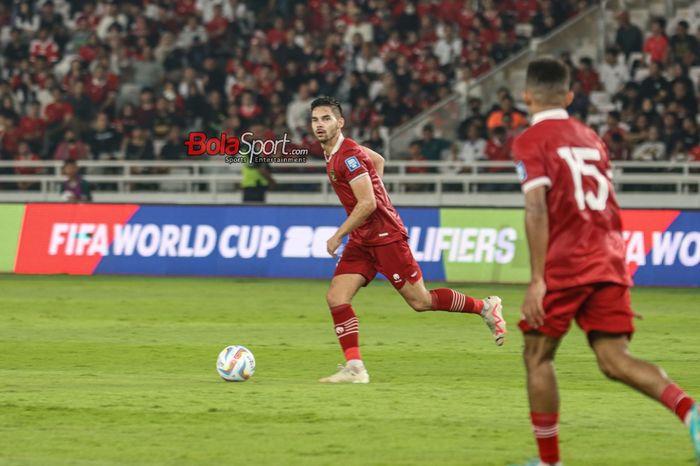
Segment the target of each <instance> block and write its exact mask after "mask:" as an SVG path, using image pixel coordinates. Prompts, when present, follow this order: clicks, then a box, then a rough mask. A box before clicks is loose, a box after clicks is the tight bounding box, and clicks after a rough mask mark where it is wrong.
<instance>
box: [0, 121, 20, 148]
mask: <svg viewBox="0 0 700 466" xmlns="http://www.w3.org/2000/svg"><path fill="white" fill-rule="evenodd" d="M4 121H5V125H4V126H5V129H4V131H2V132H1V133H0V147H1V148H2V154H3V157H2V158H5V159H12V158H14V156H15V155H16V154H17V148H18V146H19V143H20V141H21V140H22V133H21V131H20V129H19V128H18V127H17V115H16V114H10V113H5V115H4Z"/></svg>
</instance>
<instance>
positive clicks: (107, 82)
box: [85, 65, 119, 110]
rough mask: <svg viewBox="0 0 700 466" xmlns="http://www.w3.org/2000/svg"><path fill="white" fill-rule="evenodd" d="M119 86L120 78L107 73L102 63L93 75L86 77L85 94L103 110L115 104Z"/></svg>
mask: <svg viewBox="0 0 700 466" xmlns="http://www.w3.org/2000/svg"><path fill="white" fill-rule="evenodd" d="M118 86H119V78H117V76H116V75H114V74H112V73H107V70H106V69H105V67H104V66H102V65H98V66H97V67H95V71H93V72H92V75H89V76H87V77H86V78H85V94H86V95H87V96H88V98H89V99H90V100H91V101H92V103H94V104H95V105H97V106H98V107H99V108H100V109H102V110H104V109H107V108H110V107H112V106H113V105H114V103H115V100H116V97H117V89H118Z"/></svg>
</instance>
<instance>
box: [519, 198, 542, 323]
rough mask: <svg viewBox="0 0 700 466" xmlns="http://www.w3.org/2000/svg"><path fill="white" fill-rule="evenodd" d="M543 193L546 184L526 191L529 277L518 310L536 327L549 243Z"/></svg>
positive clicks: (540, 317) (540, 306)
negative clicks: (520, 307) (528, 282)
mask: <svg viewBox="0 0 700 466" xmlns="http://www.w3.org/2000/svg"><path fill="white" fill-rule="evenodd" d="M546 194H547V187H546V186H538V187H536V188H533V189H530V190H529V191H527V192H526V193H525V233H526V234H527V244H528V247H529V249H530V269H531V277H530V285H529V286H528V289H527V293H526V295H525V300H524V301H523V305H522V309H521V310H522V313H523V317H524V318H525V320H527V322H528V323H529V324H530V325H531V326H532V327H535V328H536V327H539V326H540V325H542V324H543V323H544V307H543V305H542V301H543V299H544V295H545V293H546V292H547V285H546V284H545V281H544V264H545V258H546V256H547V245H548V244H549V216H548V214H547V197H546Z"/></svg>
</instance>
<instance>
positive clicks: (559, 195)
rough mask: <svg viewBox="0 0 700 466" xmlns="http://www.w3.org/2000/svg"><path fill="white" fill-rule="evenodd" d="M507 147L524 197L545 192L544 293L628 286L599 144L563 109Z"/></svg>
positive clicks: (541, 116) (541, 117)
mask: <svg viewBox="0 0 700 466" xmlns="http://www.w3.org/2000/svg"><path fill="white" fill-rule="evenodd" d="M531 123H532V126H531V127H530V128H529V129H527V130H526V131H525V132H523V133H522V134H521V135H520V136H519V137H518V138H517V139H516V140H515V142H514V144H513V157H514V159H515V162H516V169H517V172H518V176H519V178H520V182H521V183H522V189H523V192H524V193H527V192H528V191H529V190H531V189H534V188H536V187H538V186H546V187H547V210H548V212H547V213H548V215H549V247H548V249H547V256H546V262H545V282H546V283H547V290H550V291H554V290H559V289H565V288H571V287H573V286H579V285H588V284H591V283H603V282H607V283H617V284H620V285H625V286H629V285H630V284H631V280H630V278H629V274H628V272H627V267H626V264H625V247H624V242H623V239H622V225H621V221H620V208H619V206H618V204H617V200H616V199H615V192H614V191H613V186H612V182H611V181H612V180H611V178H612V171H611V169H610V162H609V160H608V153H607V149H606V147H605V143H604V142H603V141H602V140H601V139H600V138H599V137H598V135H597V134H596V133H595V132H594V131H593V130H592V129H590V128H588V127H587V126H586V125H584V124H583V123H581V122H580V121H578V120H576V119H575V118H571V117H569V115H568V114H567V112H566V110H564V109H551V110H545V111H543V112H540V113H538V114H536V115H534V116H533V118H532V122H531Z"/></svg>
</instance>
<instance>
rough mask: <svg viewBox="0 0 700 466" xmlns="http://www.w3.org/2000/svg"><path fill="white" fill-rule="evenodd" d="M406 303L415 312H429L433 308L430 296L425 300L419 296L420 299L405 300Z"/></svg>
mask: <svg viewBox="0 0 700 466" xmlns="http://www.w3.org/2000/svg"><path fill="white" fill-rule="evenodd" d="M406 302H407V303H408V305H409V306H411V308H412V309H413V310H414V311H416V312H424V311H429V310H431V309H432V307H433V303H432V300H431V299H430V295H428V296H427V298H426V297H425V296H420V297H415V298H407V299H406Z"/></svg>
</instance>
